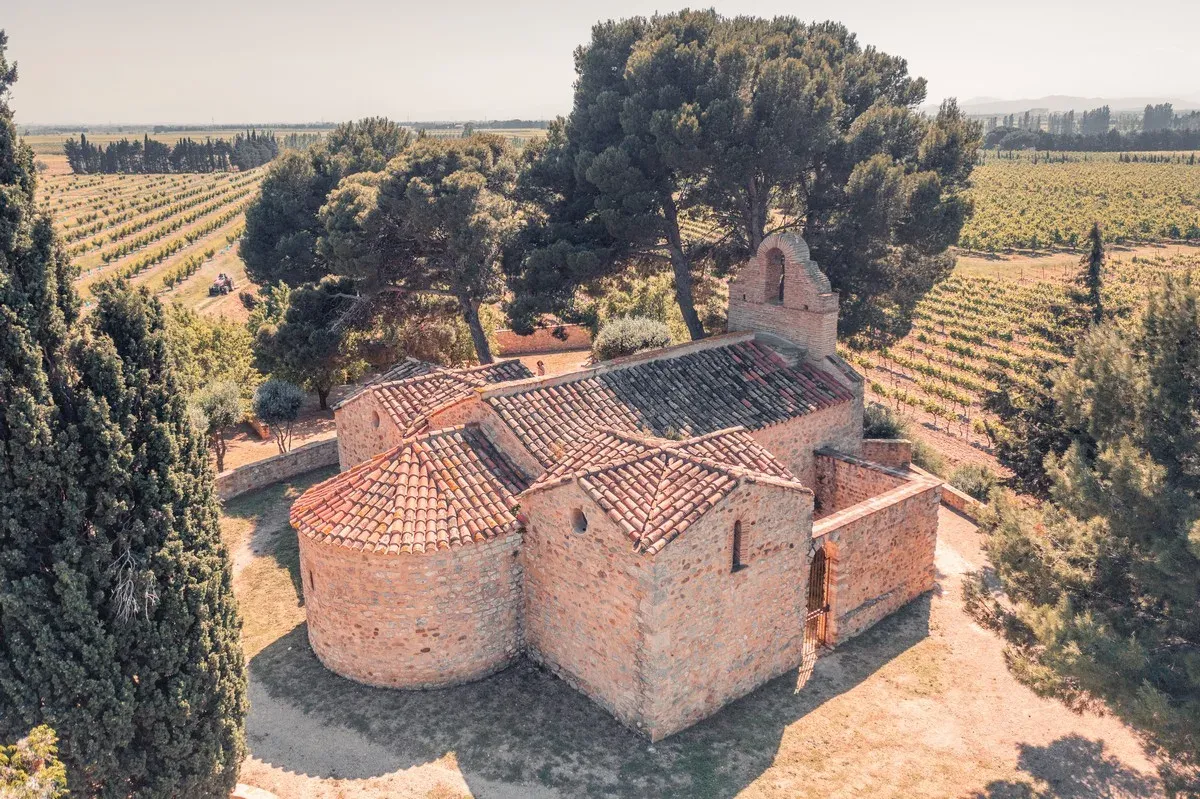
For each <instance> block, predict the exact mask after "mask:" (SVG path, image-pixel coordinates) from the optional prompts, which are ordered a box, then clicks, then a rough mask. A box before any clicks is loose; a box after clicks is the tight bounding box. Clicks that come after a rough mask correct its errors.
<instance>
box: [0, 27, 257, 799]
mask: <svg viewBox="0 0 1200 799" xmlns="http://www.w3.org/2000/svg"><path fill="white" fill-rule="evenodd" d="M5 44H6V39H5V37H4V35H3V33H2V32H0V739H5V740H12V739H16V738H19V737H21V736H23V735H25V734H26V733H27V732H28V731H29V730H30V729H31V728H33V727H35V726H37V725H40V724H46V725H48V726H50V727H51V728H52V729H53V730H54V731H55V732H56V733H57V734H58V735H59V737H60V739H61V749H60V751H61V758H62V761H63V763H64V764H65V766H66V768H67V774H68V780H69V783H70V788H71V791H72V793H73V794H77V795H81V796H112V797H118V796H129V795H137V796H152V797H156V796H163V797H167V796H222V795H224V796H227V795H228V793H229V791H230V789H231V788H232V787H233V784H234V782H235V781H236V776H237V770H238V766H239V763H240V760H241V757H242V754H243V749H244V745H243V732H242V725H243V718H244V714H245V706H246V700H245V676H244V664H243V662H242V654H241V650H240V645H239V640H238V637H239V626H240V623H239V620H238V616H237V610H236V605H235V604H234V601H233V596H232V591H231V590H230V589H231V586H230V575H229V570H228V567H227V564H226V561H225V555H224V552H223V550H222V547H221V543H220V536H219V530H218V526H217V512H216V505H215V499H214V494H213V487H212V476H211V472H210V471H209V470H208V467H207V465H206V459H205V451H204V448H203V444H202V442H201V438H200V436H199V434H198V433H197V431H195V430H193V429H192V428H191V426H190V423H189V421H188V416H187V410H186V406H185V405H184V401H183V399H182V392H181V391H180V390H179V386H178V385H177V381H176V378H175V375H174V365H173V362H172V358H171V357H170V356H169V354H168V348H167V344H166V340H165V334H164V331H163V320H162V309H161V307H160V306H159V305H158V303H157V301H155V300H153V299H152V298H151V297H150V296H149V295H148V294H147V293H146V292H145V291H144V290H140V291H135V290H133V289H130V288H129V287H128V286H126V285H124V284H113V285H108V286H100V287H98V288H97V290H96V296H97V299H98V305H97V308H96V309H95V311H94V313H93V314H92V315H91V317H90V319H89V320H88V322H87V323H84V322H83V321H81V319H80V317H79V303H78V299H77V297H76V295H75V293H74V290H73V288H72V286H71V280H72V278H73V276H74V275H73V272H72V270H71V266H70V263H69V261H68V259H67V258H66V257H65V255H64V253H63V250H62V248H61V246H60V244H59V243H58V241H57V240H56V238H55V235H54V232H53V227H52V225H51V220H50V219H49V218H48V217H47V216H45V215H44V214H41V213H39V212H38V211H37V209H36V207H35V204H34V190H35V183H34V171H33V156H32V153H31V151H30V150H29V148H28V147H26V146H25V145H23V144H22V143H19V142H18V140H17V137H16V129H15V126H14V125H13V119H12V112H11V110H10V109H9V108H8V105H7V90H8V88H9V87H10V86H11V85H12V83H13V82H14V81H15V79H16V70H15V67H9V65H8V64H7V61H6V60H5V58H4V46H5Z"/></svg>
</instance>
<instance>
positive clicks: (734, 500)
mask: <svg viewBox="0 0 1200 799" xmlns="http://www.w3.org/2000/svg"><path fill="white" fill-rule="evenodd" d="M812 509H813V497H812V494H811V493H809V492H807V491H797V490H795V489H788V488H782V487H779V486H777V485H772V484H769V483H765V482H758V483H750V482H743V483H742V485H741V486H740V487H739V488H737V489H736V490H735V491H734V492H733V493H732V494H730V495H729V496H728V497H727V498H726V499H725V500H724V501H723V502H722V503H721V504H719V505H717V507H715V508H713V509H712V510H710V511H709V512H708V513H706V514H705V515H704V516H703V517H701V518H700V520H699V521H697V522H696V523H695V524H694V525H692V526H691V527H689V528H688V529H687V530H685V531H684V532H683V534H682V535H681V536H680V537H679V538H677V539H676V540H674V541H672V542H671V543H670V544H669V545H668V546H667V547H666V548H665V549H663V550H662V552H660V553H659V554H658V555H657V556H655V558H654V576H655V587H654V591H653V593H652V595H651V604H650V607H649V608H648V610H647V612H646V613H645V618H644V621H643V625H644V626H645V629H646V631H647V640H646V643H645V646H644V655H643V657H644V660H645V665H644V667H643V671H644V677H643V681H644V683H645V685H646V686H647V688H648V690H649V692H650V694H649V696H650V697H651V699H650V701H649V703H648V712H647V718H646V721H645V731H646V733H647V734H648V735H649V736H650V738H651V739H652V740H658V739H660V738H663V737H665V736H667V735H670V734H672V733H674V732H677V731H679V730H681V729H683V728H685V727H687V726H689V725H691V724H694V723H696V722H697V721H699V720H701V719H703V718H705V717H707V716H709V715H712V714H713V713H715V712H716V711H718V710H719V709H720V708H721V707H722V706H724V705H725V704H727V703H728V702H731V701H733V700H734V699H737V698H738V697H740V696H744V695H745V694H747V693H749V692H750V691H753V690H754V689H755V688H757V687H758V686H760V685H762V684H763V683H764V682H766V681H768V680H770V679H772V678H773V677H777V676H778V675H780V674H783V673H784V672H786V671H788V670H789V669H793V668H795V667H796V666H797V665H798V664H799V663H800V661H801V659H802V657H803V645H804V608H805V598H806V593H805V592H806V590H807V580H808V553H809V549H810V541H811V534H812ZM735 522H740V523H741V536H742V542H743V551H744V553H745V555H744V557H743V561H742V562H743V564H744V566H743V568H740V569H738V570H737V571H734V570H733V550H732V548H733V529H734V523H735Z"/></svg>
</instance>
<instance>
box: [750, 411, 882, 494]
mask: <svg viewBox="0 0 1200 799" xmlns="http://www.w3.org/2000/svg"><path fill="white" fill-rule="evenodd" d="M750 435H751V436H753V437H754V440H755V441H757V442H758V443H759V444H762V445H763V446H764V447H766V448H767V449H768V450H770V451H771V454H773V455H774V456H775V457H777V458H779V459H780V460H781V461H783V463H784V465H785V466H787V467H788V469H789V470H790V471H791V473H792V474H793V475H795V477H796V479H797V480H799V481H800V482H801V483H803V484H804V485H806V486H809V487H812V486H813V484H814V482H815V479H816V475H815V472H814V470H813V457H814V456H813V450H816V449H819V448H820V447H832V448H834V449H837V450H840V451H842V452H858V451H859V448H860V447H861V446H862V403H861V402H858V401H855V402H843V403H840V404H838V405H834V406H832V407H830V408H823V409H821V410H819V411H816V412H814V413H810V414H806V415H805V416H797V417H795V418H794V419H788V420H787V421H786V422H780V423H779V424H774V425H770V426H769V427H763V428H760V429H758V430H751V431H750Z"/></svg>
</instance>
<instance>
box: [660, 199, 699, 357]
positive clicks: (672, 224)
mask: <svg viewBox="0 0 1200 799" xmlns="http://www.w3.org/2000/svg"><path fill="white" fill-rule="evenodd" d="M663 211H664V212H665V215H666V218H667V240H668V241H669V245H668V247H667V249H668V250H669V251H670V253H671V269H672V270H673V271H674V273H675V301H676V302H678V303H679V310H680V312H681V313H682V314H683V323H684V324H685V325H687V329H688V335H689V336H691V337H692V341H695V340H697V339H702V338H704V325H702V324H700V315H699V314H698V313H696V300H695V298H694V297H693V295H692V265H691V262H689V261H688V259H687V256H686V255H684V252H683V237H682V236H681V235H680V233H679V214H678V212H677V211H676V209H675V203H674V202H673V201H672V200H668V201H667V202H665V203H663Z"/></svg>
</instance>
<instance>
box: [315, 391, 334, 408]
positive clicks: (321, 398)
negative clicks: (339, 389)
mask: <svg viewBox="0 0 1200 799" xmlns="http://www.w3.org/2000/svg"><path fill="white" fill-rule="evenodd" d="M331 390H332V389H330V388H328V387H327V388H321V387H320V386H317V404H318V405H319V406H320V408H321V410H323V411H325V410H329V392H330V391H331Z"/></svg>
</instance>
